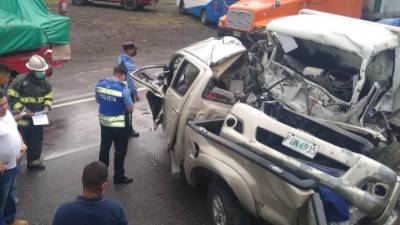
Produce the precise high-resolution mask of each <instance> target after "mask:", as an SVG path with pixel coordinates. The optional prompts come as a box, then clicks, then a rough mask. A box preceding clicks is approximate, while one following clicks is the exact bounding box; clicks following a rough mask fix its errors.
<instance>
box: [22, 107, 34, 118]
mask: <svg viewBox="0 0 400 225" xmlns="http://www.w3.org/2000/svg"><path fill="white" fill-rule="evenodd" d="M24 112H25V114H23V116H25V117H32V116H33V114H34V113H33V112H31V111H30V110H29V109H26V110H25V111H24Z"/></svg>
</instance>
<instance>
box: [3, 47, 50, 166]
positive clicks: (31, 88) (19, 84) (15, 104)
mask: <svg viewBox="0 0 400 225" xmlns="http://www.w3.org/2000/svg"><path fill="white" fill-rule="evenodd" d="M26 67H27V68H28V69H29V72H28V74H26V75H19V76H17V77H16V78H15V79H14V80H13V81H12V83H11V84H10V86H9V87H8V90H7V95H8V102H9V105H10V108H11V109H12V110H15V111H20V112H25V113H26V114H25V116H24V117H23V118H22V119H21V120H19V121H18V129H19V131H20V133H21V136H22V138H23V139H24V141H25V143H26V145H27V146H28V148H29V151H27V159H28V169H32V170H44V169H45V166H44V165H43V164H42V161H41V160H40V156H41V153H42V143H43V126H35V125H33V122H32V116H33V114H34V113H35V112H43V113H48V112H49V111H50V109H51V106H52V104H53V92H52V90H51V85H50V83H49V82H48V81H47V80H46V75H45V71H46V70H47V69H48V68H49V65H48V64H47V63H46V60H45V59H43V58H42V57H41V56H38V55H34V56H32V57H31V58H30V59H29V61H28V63H27V64H26Z"/></svg>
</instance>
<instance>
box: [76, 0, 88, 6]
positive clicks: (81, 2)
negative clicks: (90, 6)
mask: <svg viewBox="0 0 400 225" xmlns="http://www.w3.org/2000/svg"><path fill="white" fill-rule="evenodd" d="M72 4H73V5H85V4H87V0H72Z"/></svg>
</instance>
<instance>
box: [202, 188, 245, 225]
mask: <svg viewBox="0 0 400 225" xmlns="http://www.w3.org/2000/svg"><path fill="white" fill-rule="evenodd" d="M207 203H208V209H209V211H210V214H211V217H212V219H213V225H249V224H250V217H249V215H248V214H247V213H246V212H245V211H244V210H243V209H242V207H241V206H240V203H239V201H238V200H237V198H236V196H235V195H234V194H233V192H232V191H231V190H230V189H229V187H228V186H227V185H226V184H224V183H223V182H219V181H214V182H211V183H210V184H209V185H208V191H207Z"/></svg>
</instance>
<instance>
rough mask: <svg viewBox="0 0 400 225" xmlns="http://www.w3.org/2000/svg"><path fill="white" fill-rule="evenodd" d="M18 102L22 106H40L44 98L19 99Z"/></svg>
mask: <svg viewBox="0 0 400 225" xmlns="http://www.w3.org/2000/svg"><path fill="white" fill-rule="evenodd" d="M19 101H20V102H21V103H23V104H42V103H43V102H44V97H20V98H19Z"/></svg>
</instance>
